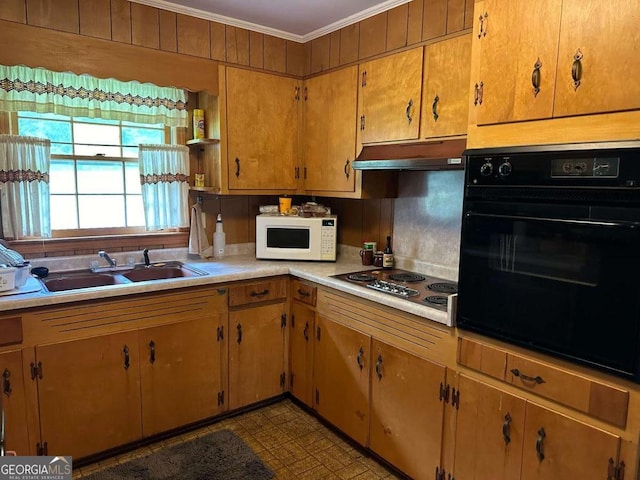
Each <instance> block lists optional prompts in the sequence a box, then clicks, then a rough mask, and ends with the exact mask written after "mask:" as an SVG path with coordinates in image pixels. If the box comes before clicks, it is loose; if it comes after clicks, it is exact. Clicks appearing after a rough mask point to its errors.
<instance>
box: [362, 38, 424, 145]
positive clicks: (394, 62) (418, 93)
mask: <svg viewBox="0 0 640 480" xmlns="http://www.w3.org/2000/svg"><path fill="white" fill-rule="evenodd" d="M423 50H424V49H423V48H422V47H419V48H414V49H412V50H407V51H406V52H401V53H397V54H394V55H390V56H388V57H384V58H380V59H377V60H372V61H370V62H365V63H362V64H360V76H359V78H358V85H359V89H360V90H359V95H358V123H357V128H358V134H359V140H360V143H372V142H385V141H393V140H414V139H417V138H418V137H419V133H420V102H421V99H422V54H423Z"/></svg>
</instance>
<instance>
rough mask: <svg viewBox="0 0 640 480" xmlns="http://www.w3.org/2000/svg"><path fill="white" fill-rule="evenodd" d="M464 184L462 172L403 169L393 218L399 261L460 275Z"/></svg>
mask: <svg viewBox="0 0 640 480" xmlns="http://www.w3.org/2000/svg"><path fill="white" fill-rule="evenodd" d="M463 185H464V172H463V171H457V170H456V171H433V172H408V171H407V172H400V177H399V179H398V198H396V199H395V205H394V221H393V242H394V245H393V250H394V254H395V255H396V256H397V257H398V259H399V260H400V261H402V260H403V259H405V258H406V259H408V260H409V261H418V262H422V263H426V264H429V265H433V266H434V268H436V269H437V270H443V271H445V272H448V274H447V273H440V274H441V275H444V276H446V277H448V278H450V277H453V276H457V275H456V272H457V269H458V260H459V257H460V228H461V225H462V194H463ZM404 267H405V268H411V265H407V264H406V263H405V265H404Z"/></svg>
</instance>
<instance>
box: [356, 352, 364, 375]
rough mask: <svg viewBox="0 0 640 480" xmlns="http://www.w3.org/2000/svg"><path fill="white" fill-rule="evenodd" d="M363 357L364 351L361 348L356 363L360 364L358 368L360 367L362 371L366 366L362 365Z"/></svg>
mask: <svg viewBox="0 0 640 480" xmlns="http://www.w3.org/2000/svg"><path fill="white" fill-rule="evenodd" d="M363 355H364V349H363V348H362V347H360V350H358V356H357V357H356V363H357V364H358V367H360V370H362V369H363V368H364V364H363V363H362V356H363Z"/></svg>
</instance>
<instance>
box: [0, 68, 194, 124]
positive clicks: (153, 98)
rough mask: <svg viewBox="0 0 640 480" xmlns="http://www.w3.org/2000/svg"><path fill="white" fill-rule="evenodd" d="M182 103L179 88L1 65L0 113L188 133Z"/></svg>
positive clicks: (183, 101) (182, 94)
mask: <svg viewBox="0 0 640 480" xmlns="http://www.w3.org/2000/svg"><path fill="white" fill-rule="evenodd" d="M186 103H187V99H186V93H185V91H184V90H181V89H179V88H173V87H158V86H156V85H153V84H151V83H139V82H121V81H119V80H114V79H112V78H109V79H101V78H95V77H91V76H90V75H76V74H75V73H61V72H52V71H50V70H45V69H44V68H31V67H26V66H24V65H16V66H12V67H7V66H4V65H0V111H5V112H18V111H28V112H39V113H57V114H60V115H67V116H70V117H87V118H104V119H108V120H124V121H129V122H137V123H162V124H164V125H168V126H171V127H186V126H187V123H188V114H187V105H186Z"/></svg>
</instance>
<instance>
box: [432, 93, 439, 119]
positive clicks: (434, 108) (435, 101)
mask: <svg viewBox="0 0 640 480" xmlns="http://www.w3.org/2000/svg"><path fill="white" fill-rule="evenodd" d="M439 101H440V97H439V96H438V95H436V96H435V97H433V103H432V104H431V113H433V120H434V121H435V122H437V121H438V117H440V115H438V102H439Z"/></svg>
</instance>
